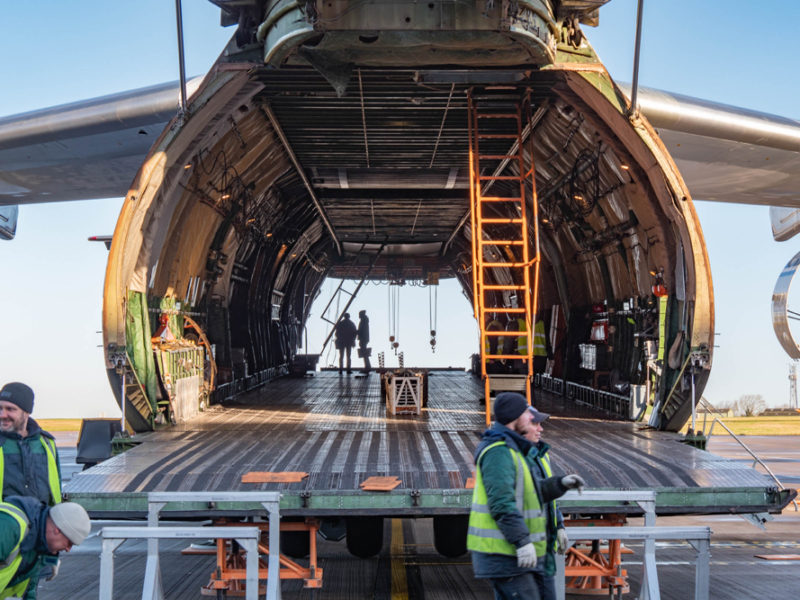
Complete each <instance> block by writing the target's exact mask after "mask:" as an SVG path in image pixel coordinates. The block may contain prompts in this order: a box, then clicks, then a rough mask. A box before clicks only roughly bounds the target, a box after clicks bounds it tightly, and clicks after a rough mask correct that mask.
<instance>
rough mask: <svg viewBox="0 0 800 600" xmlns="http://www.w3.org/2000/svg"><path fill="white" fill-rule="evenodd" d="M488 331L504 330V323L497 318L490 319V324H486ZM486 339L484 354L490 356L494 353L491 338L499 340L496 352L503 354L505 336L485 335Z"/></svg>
mask: <svg viewBox="0 0 800 600" xmlns="http://www.w3.org/2000/svg"><path fill="white" fill-rule="evenodd" d="M486 331H503V325H502V324H501V323H500V321H498V320H497V319H492V320H491V321H489V324H488V325H487V326H486ZM484 337H485V338H486V339H485V340H484V343H483V354H484V356H489V355H490V354H492V351H491V348H490V347H489V345H490V340H491V339H492V338H494V339H495V340H497V350H496V351H495V352H494V354H502V353H503V336H502V335H486V336H484Z"/></svg>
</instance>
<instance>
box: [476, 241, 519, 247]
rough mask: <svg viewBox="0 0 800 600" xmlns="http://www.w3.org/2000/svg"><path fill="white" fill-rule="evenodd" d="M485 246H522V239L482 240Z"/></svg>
mask: <svg viewBox="0 0 800 600" xmlns="http://www.w3.org/2000/svg"><path fill="white" fill-rule="evenodd" d="M480 242H481V244H483V245H484V246H521V245H522V240H480Z"/></svg>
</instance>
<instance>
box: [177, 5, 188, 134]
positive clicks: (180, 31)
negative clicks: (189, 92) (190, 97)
mask: <svg viewBox="0 0 800 600" xmlns="http://www.w3.org/2000/svg"><path fill="white" fill-rule="evenodd" d="M175 22H176V25H177V27H178V68H179V69H180V79H181V118H183V116H184V115H185V114H186V59H185V57H184V55H183V10H182V9H181V0H175Z"/></svg>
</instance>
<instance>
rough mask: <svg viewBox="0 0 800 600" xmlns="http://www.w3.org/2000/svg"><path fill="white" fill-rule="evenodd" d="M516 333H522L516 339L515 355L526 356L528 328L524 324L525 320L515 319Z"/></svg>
mask: <svg viewBox="0 0 800 600" xmlns="http://www.w3.org/2000/svg"><path fill="white" fill-rule="evenodd" d="M517 331H522V332H524V335H521V336H519V337H518V338H517V354H524V355H525V356H527V355H528V327H527V325H526V324H525V319H517Z"/></svg>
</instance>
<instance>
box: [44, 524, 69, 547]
mask: <svg viewBox="0 0 800 600" xmlns="http://www.w3.org/2000/svg"><path fill="white" fill-rule="evenodd" d="M45 538H46V540H47V549H48V550H49V551H50V553H51V554H56V553H58V552H69V550H70V548H72V542H70V541H69V538H68V537H67V536H65V535H64V534H63V533H61V530H60V529H59V528H58V527H56V524H55V523H53V519H51V518H49V517H48V519H47V525H46V527H45Z"/></svg>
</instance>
